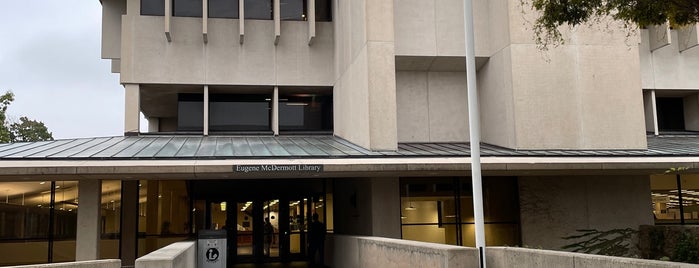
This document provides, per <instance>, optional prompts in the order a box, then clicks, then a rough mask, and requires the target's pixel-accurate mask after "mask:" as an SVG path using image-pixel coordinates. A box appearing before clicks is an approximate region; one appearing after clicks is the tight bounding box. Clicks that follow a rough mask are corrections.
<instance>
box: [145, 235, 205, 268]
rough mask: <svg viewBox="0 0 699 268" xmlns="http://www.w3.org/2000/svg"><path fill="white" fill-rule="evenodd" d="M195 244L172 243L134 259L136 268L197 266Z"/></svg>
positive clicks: (187, 267)
mask: <svg viewBox="0 0 699 268" xmlns="http://www.w3.org/2000/svg"><path fill="white" fill-rule="evenodd" d="M196 257H197V252H196V243H195V242H193V241H188V242H177V243H172V244H170V245H168V246H166V247H164V248H161V249H158V250H156V251H153V252H151V253H148V255H145V256H143V257H140V258H138V259H136V266H135V267H136V268H191V267H196V266H197V258H196Z"/></svg>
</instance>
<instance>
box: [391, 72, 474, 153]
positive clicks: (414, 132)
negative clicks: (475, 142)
mask: <svg viewBox="0 0 699 268" xmlns="http://www.w3.org/2000/svg"><path fill="white" fill-rule="evenodd" d="M396 101H397V105H396V106H397V111H398V141H399V142H466V141H468V105H467V101H468V100H467V94H466V74H465V73H464V72H396Z"/></svg>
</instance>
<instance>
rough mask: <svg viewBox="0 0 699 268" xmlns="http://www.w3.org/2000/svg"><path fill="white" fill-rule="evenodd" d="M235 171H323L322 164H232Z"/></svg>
mask: <svg viewBox="0 0 699 268" xmlns="http://www.w3.org/2000/svg"><path fill="white" fill-rule="evenodd" d="M233 172H236V173H279V172H290V173H291V172H302V173H320V172H323V165H234V166H233Z"/></svg>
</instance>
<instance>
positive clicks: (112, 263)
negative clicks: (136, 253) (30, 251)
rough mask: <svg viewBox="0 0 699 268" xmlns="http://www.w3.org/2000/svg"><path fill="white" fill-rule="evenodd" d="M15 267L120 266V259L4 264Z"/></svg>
mask: <svg viewBox="0 0 699 268" xmlns="http://www.w3.org/2000/svg"><path fill="white" fill-rule="evenodd" d="M5 267H15V268H63V267H66V268H121V260H95V261H78V262H62V263H45V264H34V265H22V266H5Z"/></svg>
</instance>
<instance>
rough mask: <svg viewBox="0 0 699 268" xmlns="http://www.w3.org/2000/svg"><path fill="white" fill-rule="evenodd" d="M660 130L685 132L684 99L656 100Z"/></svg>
mask: <svg viewBox="0 0 699 268" xmlns="http://www.w3.org/2000/svg"><path fill="white" fill-rule="evenodd" d="M656 105H657V107H658V129H659V130H660V131H684V130H685V125H684V100H683V98H656Z"/></svg>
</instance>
